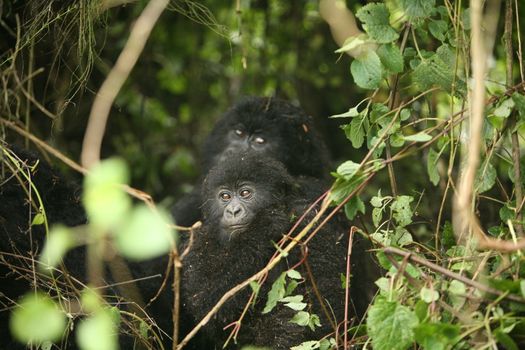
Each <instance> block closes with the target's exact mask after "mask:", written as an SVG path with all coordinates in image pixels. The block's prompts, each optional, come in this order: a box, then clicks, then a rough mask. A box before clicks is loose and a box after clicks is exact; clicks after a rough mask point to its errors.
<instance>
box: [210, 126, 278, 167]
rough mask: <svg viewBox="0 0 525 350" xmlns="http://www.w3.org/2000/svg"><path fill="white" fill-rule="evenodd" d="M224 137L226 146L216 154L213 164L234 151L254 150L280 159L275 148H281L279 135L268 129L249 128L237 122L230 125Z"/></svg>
mask: <svg viewBox="0 0 525 350" xmlns="http://www.w3.org/2000/svg"><path fill="white" fill-rule="evenodd" d="M224 137H225V138H226V140H225V142H224V144H225V145H226V147H225V148H224V150H223V151H222V152H220V153H219V154H217V157H216V160H215V164H218V163H220V162H221V161H224V160H225V159H226V158H227V157H229V156H230V155H231V154H232V153H236V152H254V153H256V154H262V155H265V156H267V157H271V158H275V159H278V160H281V159H280V158H281V157H279V154H278V153H277V150H279V149H282V147H281V146H280V145H281V143H282V142H281V140H280V135H270V133H269V132H268V130H265V129H257V130H251V129H250V128H248V127H246V126H245V125H243V124H237V125H235V126H232V127H231V128H230V130H229V131H228V133H227V134H226V135H225V136H224Z"/></svg>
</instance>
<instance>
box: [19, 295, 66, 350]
mask: <svg viewBox="0 0 525 350" xmlns="http://www.w3.org/2000/svg"><path fill="white" fill-rule="evenodd" d="M9 327H10V328H11V332H12V333H13V336H14V337H15V338H16V339H17V340H18V341H20V342H22V343H24V344H27V343H30V342H33V343H41V342H45V341H56V340H59V339H60V338H61V337H62V335H63V334H64V330H65V329H66V315H65V313H63V312H62V311H61V310H60V309H59V308H58V306H57V305H56V304H55V302H54V301H53V299H51V298H50V297H49V296H47V295H43V294H34V293H31V294H28V295H26V296H24V297H23V298H22V300H21V301H20V302H19V305H18V307H17V308H16V309H15V310H14V311H13V314H12V316H11V319H10V321H9Z"/></svg>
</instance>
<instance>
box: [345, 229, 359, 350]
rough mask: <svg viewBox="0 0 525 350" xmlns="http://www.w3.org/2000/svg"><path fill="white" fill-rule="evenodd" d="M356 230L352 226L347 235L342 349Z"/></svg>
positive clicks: (346, 340)
mask: <svg viewBox="0 0 525 350" xmlns="http://www.w3.org/2000/svg"><path fill="white" fill-rule="evenodd" d="M355 231H357V227H355V226H352V228H351V229H350V233H349V235H348V250H347V253H346V281H345V319H344V326H343V327H344V336H343V342H344V345H343V346H344V349H345V350H348V308H349V307H350V276H351V272H352V271H351V266H352V259H351V255H352V244H353V242H354V232H355Z"/></svg>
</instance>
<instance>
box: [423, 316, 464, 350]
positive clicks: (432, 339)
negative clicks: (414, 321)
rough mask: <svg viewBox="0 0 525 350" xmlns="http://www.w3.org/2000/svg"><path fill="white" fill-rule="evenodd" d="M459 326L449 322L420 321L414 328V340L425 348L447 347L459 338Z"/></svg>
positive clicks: (438, 349) (438, 348)
mask: <svg viewBox="0 0 525 350" xmlns="http://www.w3.org/2000/svg"><path fill="white" fill-rule="evenodd" d="M459 331H460V328H459V326H457V325H452V324H449V323H422V324H420V325H418V326H417V327H416V328H415V329H414V333H415V337H416V341H417V343H418V344H419V345H421V346H422V347H423V349H425V350H445V349H449V348H450V346H451V345H454V344H455V343H456V342H457V341H458V340H459Z"/></svg>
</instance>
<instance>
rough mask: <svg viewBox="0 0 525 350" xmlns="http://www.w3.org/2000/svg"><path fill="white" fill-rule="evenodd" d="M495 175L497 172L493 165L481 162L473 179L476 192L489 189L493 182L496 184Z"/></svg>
mask: <svg viewBox="0 0 525 350" xmlns="http://www.w3.org/2000/svg"><path fill="white" fill-rule="evenodd" d="M497 176H498V174H497V172H496V169H495V168H494V166H493V165H492V164H491V163H490V162H489V163H487V161H485V162H483V164H482V166H481V167H480V168H479V169H478V171H477V173H476V179H475V181H474V188H475V190H476V192H477V193H478V194H479V193H483V192H486V191H488V190H490V189H491V188H492V187H493V186H494V184H496V177H497Z"/></svg>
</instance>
